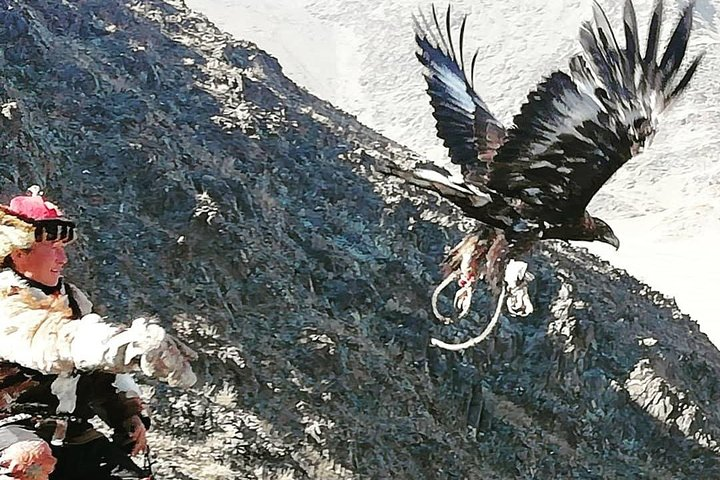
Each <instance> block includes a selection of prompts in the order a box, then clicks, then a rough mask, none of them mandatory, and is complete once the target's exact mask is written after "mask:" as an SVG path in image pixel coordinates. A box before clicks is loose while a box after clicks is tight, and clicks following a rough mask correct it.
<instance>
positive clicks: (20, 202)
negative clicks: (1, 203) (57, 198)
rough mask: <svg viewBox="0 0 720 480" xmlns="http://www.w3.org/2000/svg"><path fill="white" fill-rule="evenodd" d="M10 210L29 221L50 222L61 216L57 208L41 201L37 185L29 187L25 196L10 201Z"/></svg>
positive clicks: (40, 193)
mask: <svg viewBox="0 0 720 480" xmlns="http://www.w3.org/2000/svg"><path fill="white" fill-rule="evenodd" d="M10 210H11V211H12V212H13V213H16V214H18V215H20V216H22V217H25V218H29V219H31V220H50V219H53V218H60V217H61V216H62V212H61V211H60V209H59V208H58V207H56V206H55V205H54V204H52V203H50V202H46V201H45V200H44V199H43V197H42V192H41V191H40V187H38V186H37V185H33V186H32V187H30V188H29V189H28V193H27V195H21V196H19V197H15V198H13V199H12V200H10Z"/></svg>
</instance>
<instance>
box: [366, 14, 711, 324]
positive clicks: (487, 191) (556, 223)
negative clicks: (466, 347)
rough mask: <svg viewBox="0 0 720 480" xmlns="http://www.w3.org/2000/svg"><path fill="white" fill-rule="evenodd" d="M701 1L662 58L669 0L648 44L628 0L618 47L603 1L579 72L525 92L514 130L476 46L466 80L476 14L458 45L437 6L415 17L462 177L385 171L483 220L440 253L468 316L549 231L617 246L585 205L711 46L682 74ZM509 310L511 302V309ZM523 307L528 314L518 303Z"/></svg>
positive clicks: (577, 64)
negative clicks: (483, 287) (501, 113)
mask: <svg viewBox="0 0 720 480" xmlns="http://www.w3.org/2000/svg"><path fill="white" fill-rule="evenodd" d="M692 13H693V3H692V2H691V3H690V4H689V5H687V6H686V7H685V9H684V10H683V11H682V14H681V17H680V20H679V22H678V23H677V26H676V27H675V29H674V31H673V33H672V36H671V37H670V40H669V41H668V43H667V47H666V48H665V51H664V53H662V57H661V58H660V60H659V62H658V60H657V57H658V46H659V45H658V44H659V37H660V28H661V24H662V19H663V4H662V1H661V0H660V1H658V2H657V3H656V4H655V7H654V10H653V13H652V18H651V20H650V26H649V32H648V38H647V45H646V46H645V49H644V50H645V51H644V52H641V49H640V42H639V35H638V26H637V20H636V16H635V9H634V7H633V4H632V1H630V0H627V1H626V3H625V8H624V15H623V27H622V28H623V31H624V36H625V46H624V48H621V47H620V46H619V45H618V42H617V40H616V35H615V33H614V32H613V30H612V29H611V28H610V24H609V22H608V18H607V16H606V15H605V12H604V11H603V9H602V8H601V7H600V5H599V4H597V3H594V5H593V21H592V22H585V23H583V24H582V26H581V28H580V45H581V46H582V49H581V52H580V53H579V54H577V55H575V56H573V57H572V58H571V59H570V62H569V69H570V72H569V74H568V73H565V72H563V71H557V72H554V73H552V74H551V75H550V76H549V77H546V78H545V79H544V80H543V81H541V82H540V83H539V84H538V85H537V87H536V88H535V89H534V90H533V91H531V92H530V94H529V95H528V96H527V100H526V102H525V103H524V104H523V105H522V107H521V108H520V113H519V114H517V115H516V116H515V117H514V119H513V123H514V125H513V126H511V127H510V128H508V129H506V128H504V127H503V125H502V124H501V123H500V122H499V121H498V120H497V119H496V118H495V117H494V116H493V114H492V113H491V111H490V108H489V107H488V106H487V104H485V102H483V101H482V99H481V98H480V96H479V95H478V94H477V93H476V92H475V90H474V87H473V78H474V70H475V64H476V61H477V55H478V52H476V53H475V55H474V56H473V58H472V61H471V62H470V76H469V78H468V75H467V71H466V69H465V61H464V58H463V37H464V33H465V23H466V21H467V16H465V18H464V19H463V21H462V25H461V27H460V35H459V49H457V50H456V48H455V45H454V43H453V39H452V30H451V27H450V7H449V6H448V9H447V14H446V16H445V30H446V32H447V38H446V36H445V35H444V34H443V29H442V28H441V26H440V25H441V24H440V22H439V21H438V16H437V14H436V11H435V7H434V6H433V8H432V24H431V23H430V22H428V21H427V19H426V18H425V17H424V16H423V15H422V14H420V18H419V19H418V18H415V25H416V35H415V41H416V42H417V44H418V46H419V47H420V50H419V52H418V53H417V57H418V59H419V60H420V62H421V63H422V65H423V66H424V67H425V68H424V76H425V80H426V81H427V85H428V89H427V92H428V94H429V95H430V104H431V105H432V107H433V110H434V112H433V116H434V117H435V119H436V120H437V135H438V137H440V138H441V139H442V140H443V141H444V142H443V143H444V145H445V146H446V147H447V148H448V150H449V153H450V159H451V161H452V163H454V164H456V165H459V166H460V170H461V173H462V177H457V176H453V175H452V174H451V173H450V172H448V171H447V170H444V169H441V168H439V167H436V166H430V167H425V168H416V169H414V170H412V171H406V170H403V169H401V168H399V167H398V166H396V165H394V164H392V163H386V164H383V165H380V166H379V167H378V170H380V171H381V172H383V173H387V174H391V175H395V176H398V177H401V178H403V179H405V180H406V181H408V182H410V183H412V184H415V185H418V186H420V187H423V188H426V189H429V190H434V191H435V192H437V193H439V194H440V195H441V196H442V197H444V198H446V199H447V200H449V201H451V202H452V203H454V204H455V205H457V206H458V207H460V208H461V209H462V211H463V212H464V213H465V215H468V216H470V217H472V218H474V219H477V220H479V221H480V222H481V224H482V225H481V226H480V227H479V228H478V229H476V230H475V231H474V232H473V233H472V234H470V235H468V236H466V237H465V238H464V239H463V240H462V241H461V242H460V243H459V244H458V245H457V246H455V247H454V248H453V249H452V250H451V251H450V253H449V254H448V256H447V258H446V259H445V260H444V263H443V271H444V274H445V276H446V278H445V280H444V281H443V282H442V283H441V284H440V286H438V288H437V289H436V290H435V293H434V294H433V310H434V312H435V314H436V316H438V317H439V318H441V319H443V320H448V319H445V318H444V317H442V316H441V315H440V313H439V312H438V310H437V305H436V303H437V297H438V294H439V293H440V291H441V290H443V289H444V288H445V287H446V286H447V285H449V284H450V283H452V282H453V281H455V280H457V281H458V285H459V287H460V289H459V290H458V292H457V293H456V296H455V308H456V310H458V311H459V316H463V315H465V314H466V313H467V312H468V310H469V306H470V300H471V298H472V292H473V288H474V284H475V282H476V281H478V280H480V279H482V280H484V281H485V282H486V283H487V284H488V285H489V287H490V288H491V290H493V291H495V292H498V291H500V290H501V289H503V290H502V292H501V293H504V287H503V284H502V282H503V276H504V274H505V269H506V266H507V265H508V262H509V260H510V259H511V258H513V257H518V256H519V255H522V254H523V253H525V252H527V251H528V250H529V249H530V248H531V247H532V246H533V245H534V244H535V243H536V242H537V241H539V240H544V239H560V240H584V241H599V242H604V243H607V244H610V245H612V246H614V247H615V248H618V247H619V246H620V242H619V241H618V238H617V237H616V236H615V234H614V233H613V230H612V229H611V228H610V226H609V225H608V224H607V223H606V222H604V221H603V220H601V219H599V218H597V217H593V216H591V215H590V214H589V213H588V212H587V210H586V207H587V205H588V203H589V202H590V200H591V199H592V198H593V196H594V195H595V193H597V191H598V190H599V189H600V187H602V186H603V184H605V182H607V180H608V179H609V178H610V177H611V176H612V175H613V174H614V173H615V172H616V171H617V170H618V169H619V168H620V167H622V166H623V165H624V164H625V162H627V161H628V160H630V159H631V158H632V157H633V156H634V155H636V154H638V153H639V152H640V151H641V149H642V148H643V147H644V146H645V144H646V143H647V142H648V141H649V140H650V139H651V138H652V136H653V135H654V134H655V131H656V125H657V118H658V115H659V114H660V113H661V112H662V111H663V110H665V109H666V108H667V107H668V106H670V105H671V104H672V103H673V101H675V100H676V99H677V97H678V96H679V95H680V94H681V93H682V92H683V91H684V90H685V88H686V87H687V85H688V82H689V81H690V79H691V78H692V77H693V74H694V73H695V71H696V69H697V67H698V65H699V63H700V60H701V58H702V54H701V55H699V56H698V57H696V58H695V59H694V60H693V61H692V62H691V63H690V66H689V67H688V68H687V70H685V72H684V74H683V75H682V76H678V73H679V72H680V67H681V64H682V61H683V58H684V57H685V50H686V47H687V44H688V38H689V37H690V31H691V28H692ZM511 310H512V309H511ZM520 313H522V312H520Z"/></svg>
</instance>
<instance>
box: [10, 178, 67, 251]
mask: <svg viewBox="0 0 720 480" xmlns="http://www.w3.org/2000/svg"><path fill="white" fill-rule="evenodd" d="M74 239H75V223H74V222H72V221H71V220H68V219H67V218H65V217H63V214H62V212H61V211H60V209H59V208H58V207H56V206H55V205H54V204H52V203H50V202H48V201H46V200H45V199H44V198H43V197H42V192H41V191H40V187H38V186H37V185H33V186H32V187H30V188H29V189H28V192H27V194H26V195H21V196H18V197H15V198H13V199H12V200H10V205H0V260H2V259H3V258H5V257H6V256H8V255H10V254H11V253H12V252H13V251H15V250H19V249H25V248H30V247H31V246H32V244H33V243H35V242H43V241H49V242H64V243H70V242H72V241H73V240H74Z"/></svg>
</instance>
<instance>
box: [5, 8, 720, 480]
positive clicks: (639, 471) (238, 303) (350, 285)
mask: <svg viewBox="0 0 720 480" xmlns="http://www.w3.org/2000/svg"><path fill="white" fill-rule="evenodd" d="M0 6H2V8H0V45H2V55H0V104H2V105H1V106H2V109H1V110H2V112H1V113H2V114H1V115H0V148H1V150H0V192H1V193H2V196H3V199H4V200H7V198H8V197H10V196H12V195H14V194H17V193H18V192H19V191H21V190H23V189H24V188H25V187H27V186H28V185H30V184H32V183H39V184H41V185H43V187H44V188H45V191H46V192H47V194H48V196H49V197H50V198H51V199H53V200H55V201H56V203H58V204H60V205H61V206H64V207H65V209H66V211H67V213H68V214H70V215H72V216H74V217H76V218H78V219H79V220H80V224H81V225H82V226H83V227H84V228H83V229H82V231H83V234H84V236H83V238H82V240H81V241H80V242H79V244H78V246H77V247H76V248H75V250H74V252H73V256H72V268H71V271H70V273H69V276H70V277H72V279H73V280H75V281H76V282H77V283H79V284H81V285H83V286H84V287H85V288H86V289H87V290H88V291H90V292H91V296H92V297H93V300H94V301H95V302H96V304H97V306H98V309H99V311H100V312H101V313H103V314H106V315H108V316H110V317H111V318H116V319H117V320H118V321H127V320H129V319H130V318H132V317H136V316H140V315H157V316H158V317H160V318H161V319H162V321H163V322H164V324H165V325H167V326H169V327H171V328H173V329H174V330H176V331H177V332H178V333H179V334H180V335H182V336H183V337H184V338H185V339H187V341H188V342H189V343H191V345H192V346H193V347H194V348H196V349H197V350H198V351H200V352H201V358H200V360H199V361H198V363H197V372H198V374H199V377H200V378H201V382H200V383H199V384H198V386H197V387H196V388H194V389H193V390H192V391H188V392H182V391H177V390H173V389H169V388H167V387H165V386H164V385H160V384H155V383H148V386H151V387H154V394H153V395H152V396H151V398H150V402H151V404H152V406H153V409H154V411H155V415H154V417H155V428H154V430H153V431H154V434H153V438H152V441H153V443H154V445H155V455H156V457H157V466H158V469H159V475H158V478H168V479H170V478H177V479H190V478H192V479H202V480H213V479H229V478H278V479H281V478H282V479H289V478H298V479H300V478H316V479H332V478H343V479H346V478H408V479H417V478H427V479H440V478H448V479H450V478H454V479H461V478H462V479H464V478H468V479H469V478H483V479H493V478H528V479H529V478H578V479H602V478H628V479H635V478H660V479H662V478H667V479H671V478H672V479H680V478H687V479H697V478H720V463H719V462H718V453H717V452H718V445H717V443H716V442H717V439H718V438H720V431H719V430H720V409H719V407H718V405H720V402H719V401H720V398H719V397H720V389H719V387H718V381H717V379H718V377H720V354H719V353H718V351H717V350H716V349H715V348H714V347H713V346H712V345H711V344H710V343H709V341H708V340H707V338H706V337H705V335H703V334H701V333H699V332H698V329H697V325H696V324H695V323H694V322H692V321H691V320H690V319H689V318H687V317H686V316H683V315H682V314H680V313H679V312H678V311H677V308H676V307H675V305H674V304H673V303H672V302H671V301H668V300H667V299H665V298H663V297H662V296H661V295H659V294H657V293H656V292H653V291H651V290H650V289H649V288H648V287H646V286H644V285H642V284H640V283H638V282H637V281H635V280H634V279H632V278H630V277H628V276H627V275H625V274H624V273H623V272H619V271H617V270H613V269H612V268H611V267H610V266H608V265H607V264H605V263H603V262H601V261H599V260H597V259H596V258H594V257H592V256H591V255H588V254H587V253H585V252H584V251H580V250H576V249H571V248H569V247H565V246H561V245H550V246H548V247H547V248H546V249H545V250H543V251H539V252H537V253H536V254H535V255H534V256H533V257H532V259H531V268H532V269H533V271H534V273H536V275H537V278H536V280H535V283H534V285H533V289H534V294H533V296H534V299H533V300H534V303H535V307H536V312H535V313H534V314H533V315H532V316H530V317H528V318H525V319H516V318H505V319H502V321H501V326H500V328H499V329H498V331H497V332H496V333H495V335H493V336H492V337H491V339H490V340H489V341H488V342H486V343H485V344H482V345H481V346H480V347H479V348H476V349H474V350H470V351H467V352H464V353H459V354H458V353H447V352H443V351H440V350H437V349H431V348H429V347H428V343H429V342H428V341H429V338H430V337H431V336H439V337H442V338H445V339H447V338H452V337H453V336H455V337H456V338H457V339H464V338H466V337H467V336H469V335H472V334H475V333H476V332H477V331H479V330H480V329H481V328H482V326H483V325H484V321H485V320H484V318H485V317H486V316H488V314H489V313H490V312H491V311H492V307H493V305H492V299H489V298H482V297H479V298H477V299H476V303H475V305H474V306H473V310H474V313H473V314H472V315H471V316H470V318H467V319H464V320H463V321H462V322H459V323H458V324H457V325H454V326H450V327H446V326H440V325H437V324H435V323H434V322H433V321H432V320H431V318H430V316H429V315H428V311H429V293H430V291H431V289H432V288H433V286H434V284H435V283H436V282H437V281H438V279H439V272H438V269H437V266H436V265H437V263H438V262H439V261H440V260H441V257H442V253H443V246H445V245H451V244H453V242H454V241H456V240H457V239H458V238H459V233H458V231H457V229H456V227H457V225H458V221H457V218H456V217H455V216H453V213H452V210H451V209H449V208H448V207H447V205H444V204H440V205H437V204H436V203H435V200H434V197H431V196H428V195H424V194H422V193H421V192H418V191H416V190H409V189H406V188H404V187H403V186H401V185H398V184H396V183H394V182H391V181H388V180H387V179H384V178H378V177H377V175H375V174H374V173H373V172H372V169H371V165H372V162H373V158H375V157H381V158H393V159H395V160H396V161H401V162H402V161H405V160H412V159H413V158H412V155H411V154H409V153H408V152H407V151H405V150H403V149H402V148H401V147H400V146H398V145H396V144H394V143H392V142H390V141H388V140H386V139H384V138H382V137H381V136H379V135H377V134H376V133H374V132H372V131H371V130H369V129H367V128H366V127H364V126H362V125H360V124H359V123H358V122H356V121H355V120H354V119H353V118H352V117H350V116H348V115H346V114H344V113H342V112H339V111H337V110H335V109H334V108H333V107H332V106H331V105H329V104H328V103H326V102H323V101H321V100H319V99H317V98H315V97H313V96H311V95H309V94H308V93H307V92H305V91H304V90H302V89H300V88H298V87H297V86H295V85H294V84H293V83H292V82H290V81H289V80H288V79H286V78H285V77H284V76H283V74H282V70H281V67H280V65H278V63H277V61H276V60H275V59H273V58H272V57H270V56H268V55H267V54H266V53H264V52H262V51H261V50H259V49H258V48H257V47H256V46H255V45H253V44H250V43H247V42H237V41H232V40H231V39H230V38H228V37H227V36H226V35H224V34H222V33H220V32H219V31H217V30H216V29H215V28H214V27H213V26H212V25H211V24H209V23H208V22H207V21H206V19H205V18H204V17H201V16H199V15H196V14H194V13H192V12H190V11H188V10H187V8H186V7H185V6H184V5H183V4H182V3H181V2H179V1H167V2H162V1H154V0H146V1H142V2H139V1H133V2H117V1H115V0H95V1H77V2H55V1H40V0H38V1H30V0H4V1H0ZM418 94H422V92H419V93H418ZM438 212H439V213H438ZM466 227H467V225H465V226H464V228H466ZM448 237H449V238H448Z"/></svg>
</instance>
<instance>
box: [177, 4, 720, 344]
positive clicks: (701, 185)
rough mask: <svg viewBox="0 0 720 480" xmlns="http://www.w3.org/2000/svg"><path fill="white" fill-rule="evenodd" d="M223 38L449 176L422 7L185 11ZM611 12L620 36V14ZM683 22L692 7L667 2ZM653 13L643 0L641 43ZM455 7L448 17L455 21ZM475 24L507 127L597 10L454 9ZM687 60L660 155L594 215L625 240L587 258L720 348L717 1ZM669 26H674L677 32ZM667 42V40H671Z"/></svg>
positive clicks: (484, 78) (601, 199)
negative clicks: (426, 70)
mask: <svg viewBox="0 0 720 480" xmlns="http://www.w3.org/2000/svg"><path fill="white" fill-rule="evenodd" d="M187 3H188V5H189V6H190V7H191V8H194V9H196V10H199V11H201V12H203V13H205V14H206V15H207V16H208V17H209V18H210V19H211V20H212V21H213V22H215V23H216V24H217V25H218V26H219V27H220V28H222V29H224V30H226V31H228V32H230V33H232V34H233V35H235V36H236V37H238V38H242V39H247V40H251V41H253V42H256V43H257V44H258V45H259V46H260V47H261V48H263V49H265V50H266V51H268V52H269V53H271V54H273V55H274V56H276V57H277V58H278V59H279V61H280V63H281V64H282V65H283V68H284V70H285V72H286V74H287V75H288V76H289V77H290V78H292V79H294V80H295V81H296V82H297V83H298V84H300V85H303V86H305V87H306V88H307V89H308V90H309V91H311V92H312V93H314V94H315V95H317V96H319V97H322V98H324V99H326V100H329V101H330V102H332V103H333V104H335V105H336V106H338V107H340V108H342V109H344V110H346V111H348V112H350V113H352V114H355V115H357V117H358V118H359V120H360V121H362V122H363V123H365V124H367V125H369V126H371V127H373V128H375V129H376V130H378V131H380V132H381V133H383V134H384V135H386V136H388V137H390V138H392V139H394V140H396V141H398V142H400V143H402V144H405V145H407V146H409V147H410V148H412V149H414V150H416V151H417V152H419V153H421V154H424V155H426V156H427V157H428V158H430V159H432V160H435V161H438V162H440V163H444V162H445V161H446V160H445V156H446V155H445V149H444V148H442V146H441V145H440V143H439V141H438V140H437V138H436V136H435V130H434V120H433V118H432V116H431V113H430V107H429V104H428V101H427V97H426V95H425V93H424V89H425V86H424V83H423V80H422V77H421V74H420V69H419V64H418V62H417V61H416V60H415V57H414V51H415V45H414V42H413V34H412V20H411V14H412V13H414V12H417V11H418V9H419V8H422V9H423V11H425V12H426V13H427V12H428V11H429V8H430V2H429V1H428V2H418V1H417V0H377V1H375V2H366V1H361V0H315V1H313V0H272V1H267V0H266V1H261V2H257V1H251V0H188V1H187ZM623 3H624V2H621V1H619V0H612V1H611V0H601V4H602V5H603V6H604V7H606V10H607V12H608V15H609V16H610V19H611V21H612V22H613V23H614V24H615V25H618V24H619V19H620V16H621V10H622V4H623ZM665 3H666V15H665V18H666V20H670V21H675V19H676V18H677V14H678V10H679V8H681V7H682V6H683V5H685V3H686V2H685V0H675V1H673V0H671V1H666V2H665ZM652 4H653V1H652V0H635V6H636V10H637V14H638V18H639V24H640V29H641V33H642V35H643V36H644V32H646V31H647V23H648V19H649V14H650V10H651V8H652ZM444 8H445V6H444V5H442V6H441V7H440V10H442V11H443V12H444ZM453 9H454V12H455V16H454V19H455V21H456V24H459V21H460V18H461V14H464V13H468V14H469V15H470V18H469V20H468V27H467V32H466V37H467V47H466V48H467V49H468V50H467V51H468V52H470V49H473V50H474V49H475V48H479V49H480V55H479V62H478V68H477V69H476V72H477V73H476V78H475V85H476V89H477V90H478V92H479V93H480V95H481V96H482V97H483V99H484V100H485V101H486V102H487V103H488V104H489V105H490V106H491V107H492V108H493V110H494V112H495V114H496V116H498V118H500V119H501V120H502V121H503V122H505V123H506V125H507V124H509V123H510V121H511V119H512V115H513V114H514V113H515V112H517V111H518V109H519V106H520V104H521V103H522V101H523V100H524V98H525V95H526V94H527V92H528V90H529V89H530V88H531V87H532V86H534V85H535V84H536V83H537V82H538V81H539V80H540V79H541V78H542V76H544V75H547V74H549V73H550V72H552V70H553V69H556V68H565V65H566V61H567V58H568V56H569V55H570V54H571V53H573V52H575V51H577V49H578V43H577V40H576V38H577V31H578V28H579V26H580V24H581V22H582V21H584V20H586V19H589V18H590V16H591V1H590V0H532V1H528V0H506V1H503V2H499V1H497V0H456V1H454V2H453ZM695 22H696V23H695V26H696V29H695V33H694V35H693V37H692V38H691V44H690V53H691V54H694V53H697V52H698V51H700V50H705V51H706V52H707V56H706V58H705V61H704V63H703V64H702V65H701V67H700V69H699V71H698V73H697V75H696V78H695V81H694V82H693V84H692V85H691V87H690V88H689V90H688V92H687V94H686V95H685V97H684V98H683V100H682V101H681V102H679V103H678V104H677V105H676V106H675V107H674V109H672V110H671V111H669V112H668V113H667V114H666V115H665V116H664V118H663V119H662V123H661V126H660V128H661V130H660V132H659V134H658V135H657V136H656V138H655V141H654V143H653V144H652V145H651V147H650V148H649V149H648V150H647V151H646V153H644V154H643V155H641V156H640V157H638V158H636V159H634V160H633V161H632V162H630V163H629V164H628V165H627V166H626V167H625V168H624V169H622V170H621V171H620V172H619V173H618V174H617V175H616V176H615V177H614V178H613V180H612V181H611V183H610V184H608V185H607V186H606V187H605V188H603V189H602V190H601V192H600V193H599V194H598V196H597V197H596V198H595V200H594V201H593V203H592V204H591V205H590V211H591V212H592V213H593V214H594V215H597V216H600V217H602V218H604V219H605V220H607V221H608V222H609V223H610V224H611V225H612V226H613V228H614V230H615V232H616V233H617V234H618V236H619V237H620V239H621V242H622V246H621V248H620V250H619V251H618V252H615V251H613V250H612V249H611V248H610V247H606V246H604V245H599V246H596V245H592V246H589V248H590V249H591V250H592V251H593V252H594V253H596V254H598V255H600V256H602V257H604V258H605V259H607V260H609V261H610V262H612V263H613V264H615V265H617V266H619V267H622V268H625V269H627V270H628V271H629V272H630V273H632V274H633V275H635V276H637V277H638V278H640V279H641V280H643V281H645V282H647V283H649V284H650V285H652V286H653V287H654V288H656V289H658V290H660V291H662V292H664V293H666V294H667V295H669V296H674V297H676V299H677V301H678V304H679V305H680V307H681V308H682V309H683V310H684V311H685V312H687V313H689V314H690V315H692V316H693V317H694V318H695V319H697V320H698V321H699V322H700V324H701V327H702V329H703V331H705V332H706V333H707V334H708V335H709V336H710V337H711V339H712V340H713V341H714V343H715V344H716V345H720V323H718V322H716V321H715V318H716V313H715V310H716V307H715V304H714V301H713V295H714V294H715V287H716V286H717V285H720V272H719V271H720V257H719V256H718V254H717V253H716V249H715V247H716V244H717V242H718V240H720V201H719V199H720V79H719V78H718V77H717V72H718V71H720V0H698V1H697V2H696V13H695ZM668 23H670V22H668ZM667 27H668V25H666V29H665V31H664V33H665V35H666V37H667V36H669V33H670V32H669V30H670V29H669V28H667Z"/></svg>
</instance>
